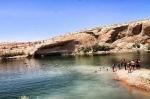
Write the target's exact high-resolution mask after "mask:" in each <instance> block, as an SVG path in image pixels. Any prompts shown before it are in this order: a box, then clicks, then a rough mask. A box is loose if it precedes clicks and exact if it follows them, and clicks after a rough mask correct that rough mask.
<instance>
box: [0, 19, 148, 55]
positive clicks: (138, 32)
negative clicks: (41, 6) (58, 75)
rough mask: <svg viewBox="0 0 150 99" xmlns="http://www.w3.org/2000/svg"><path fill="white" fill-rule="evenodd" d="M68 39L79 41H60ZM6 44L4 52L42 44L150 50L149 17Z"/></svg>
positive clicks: (29, 49)
mask: <svg viewBox="0 0 150 99" xmlns="http://www.w3.org/2000/svg"><path fill="white" fill-rule="evenodd" d="M69 40H74V41H75V42H78V43H66V44H63V45H61V46H59V43H61V42H66V41H69ZM52 44H56V45H57V44H58V46H55V47H51V45H52ZM7 45H9V44H4V45H1V46H0V54H1V55H3V54H5V53H6V52H9V53H11V52H15V51H17V52H24V53H25V54H26V55H28V54H29V55H33V54H34V53H35V52H37V51H38V50H39V49H40V48H41V47H43V46H49V49H45V50H46V51H51V50H53V51H54V49H57V50H62V49H63V48H65V49H67V50H68V51H69V52H72V53H73V54H78V53H80V52H82V53H84V52H86V53H95V52H94V51H98V52H101V51H106V49H107V51H108V49H109V52H118V51H119V52H121V51H122V52H126V51H133V50H150V20H149V19H148V20H141V21H135V22H129V23H124V24H114V25H111V26H104V27H95V28H90V29H85V30H81V31H78V32H72V33H68V34H66V35H63V36H57V37H54V38H51V39H47V40H42V41H36V42H28V43H21V44H20V43H17V44H16V43H15V44H14V46H16V47H14V46H13V44H11V47H10V46H7ZM105 46H106V48H105ZM4 47H5V48H4ZM108 47H110V48H108ZM45 50H44V51H45ZM46 53H49V52H46ZM15 55H16V54H15Z"/></svg>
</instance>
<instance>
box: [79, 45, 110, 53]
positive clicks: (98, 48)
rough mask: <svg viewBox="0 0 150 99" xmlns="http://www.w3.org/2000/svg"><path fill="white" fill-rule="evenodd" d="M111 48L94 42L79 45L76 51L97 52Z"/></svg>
mask: <svg viewBox="0 0 150 99" xmlns="http://www.w3.org/2000/svg"><path fill="white" fill-rule="evenodd" d="M110 49H111V48H110V47H109V46H106V45H99V44H94V45H93V46H89V47H80V48H79V49H78V52H84V53H87V52H90V51H93V52H98V51H109V50H110Z"/></svg>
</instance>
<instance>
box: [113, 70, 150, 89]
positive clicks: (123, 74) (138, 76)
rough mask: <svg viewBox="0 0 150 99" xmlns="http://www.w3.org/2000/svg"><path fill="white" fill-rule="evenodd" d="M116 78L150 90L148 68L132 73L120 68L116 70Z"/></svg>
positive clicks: (149, 72) (149, 71)
mask: <svg viewBox="0 0 150 99" xmlns="http://www.w3.org/2000/svg"><path fill="white" fill-rule="evenodd" d="M115 79H116V80H119V81H122V82H124V83H126V84H128V85H130V86H134V87H137V88H139V89H142V90H145V91H147V92H150V70H148V69H140V70H134V71H132V73H128V71H127V70H126V71H125V70H123V69H122V70H118V71H116V72H115Z"/></svg>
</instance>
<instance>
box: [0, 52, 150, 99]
mask: <svg viewBox="0 0 150 99" xmlns="http://www.w3.org/2000/svg"><path fill="white" fill-rule="evenodd" d="M122 58H125V59H127V60H132V59H136V58H140V59H141V61H142V63H141V64H142V67H143V68H147V69H150V61H149V59H150V53H146V52H145V53H124V54H112V55H100V56H76V57H46V58H43V59H20V60H3V61H1V63H0V99H150V94H149V93H146V92H143V91H141V90H138V89H136V88H132V87H129V86H127V85H125V84H122V83H121V82H118V81H116V80H114V76H113V73H112V71H111V68H110V67H111V65H112V64H113V63H115V62H118V61H119V60H121V59H122ZM99 68H101V71H99V73H97V72H95V70H99ZM107 69H108V71H107Z"/></svg>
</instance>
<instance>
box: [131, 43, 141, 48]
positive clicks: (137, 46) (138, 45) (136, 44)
mask: <svg viewBox="0 0 150 99" xmlns="http://www.w3.org/2000/svg"><path fill="white" fill-rule="evenodd" d="M132 46H133V47H134V48H140V47H141V46H140V44H138V43H135V44H133V45H132Z"/></svg>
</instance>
